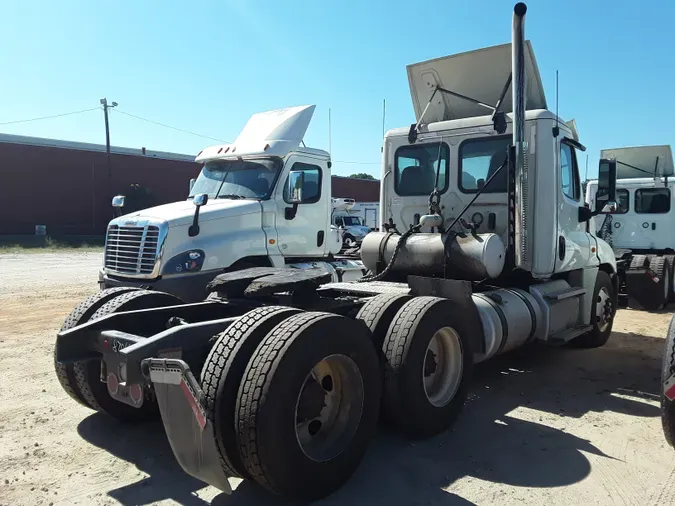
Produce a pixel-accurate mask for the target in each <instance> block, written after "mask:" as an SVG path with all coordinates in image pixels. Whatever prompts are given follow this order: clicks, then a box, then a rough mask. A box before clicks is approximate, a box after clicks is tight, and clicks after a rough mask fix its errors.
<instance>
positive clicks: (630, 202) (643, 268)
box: [586, 145, 675, 310]
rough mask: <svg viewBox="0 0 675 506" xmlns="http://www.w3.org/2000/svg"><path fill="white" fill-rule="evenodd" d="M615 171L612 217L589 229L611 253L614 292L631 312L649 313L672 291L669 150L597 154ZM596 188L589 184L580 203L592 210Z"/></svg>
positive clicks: (673, 188)
mask: <svg viewBox="0 0 675 506" xmlns="http://www.w3.org/2000/svg"><path fill="white" fill-rule="evenodd" d="M600 157H601V158H603V159H612V160H614V161H615V162H616V166H617V182H616V198H617V211H616V212H615V213H613V214H611V215H606V216H602V217H601V216H597V217H595V218H593V219H592V220H591V222H590V224H591V227H592V228H593V230H594V231H595V232H597V233H598V235H599V236H600V237H602V238H603V239H604V240H605V241H606V242H608V243H609V244H610V245H611V246H612V247H613V248H614V255H615V257H616V259H617V266H618V272H619V285H620V292H621V294H622V295H625V297H626V299H627V303H628V305H629V306H631V307H635V308H639V309H647V310H655V309H660V308H663V307H665V306H666V305H667V304H668V302H669V301H672V300H673V295H674V290H675V282H674V281H675V280H674V278H673V276H675V237H674V236H673V230H675V206H673V204H672V203H673V197H674V195H675V181H674V180H673V179H669V178H672V177H673V173H674V170H673V154H672V151H671V148H670V146H667V145H666V146H636V147H626V148H617V149H603V150H602V151H601V153H600ZM597 188H598V182H597V181H589V182H588V185H587V187H586V202H587V203H588V205H589V207H591V208H594V206H595V196H596V193H597Z"/></svg>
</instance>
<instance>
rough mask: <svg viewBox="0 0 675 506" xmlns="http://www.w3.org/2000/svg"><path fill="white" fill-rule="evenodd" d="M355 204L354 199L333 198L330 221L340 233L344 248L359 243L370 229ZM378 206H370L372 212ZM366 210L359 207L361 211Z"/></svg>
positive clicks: (375, 210) (366, 209)
mask: <svg viewBox="0 0 675 506" xmlns="http://www.w3.org/2000/svg"><path fill="white" fill-rule="evenodd" d="M357 205H358V204H357V203H356V202H355V201H354V199H344V198H343V199H333V215H332V223H333V225H335V226H336V227H338V230H340V232H341V233H342V242H343V244H344V246H345V247H346V248H353V247H354V246H358V245H360V244H361V242H362V241H363V239H364V237H365V236H366V234H368V233H369V232H371V230H372V229H371V228H369V227H368V226H366V225H365V223H364V221H363V214H362V213H359V210H355V209H356V208H357ZM378 208H379V206H377V207H375V206H371V210H372V212H373V213H376V212H377V209H378ZM368 210H369V209H368V208H364V207H361V211H368ZM375 216H377V214H375Z"/></svg>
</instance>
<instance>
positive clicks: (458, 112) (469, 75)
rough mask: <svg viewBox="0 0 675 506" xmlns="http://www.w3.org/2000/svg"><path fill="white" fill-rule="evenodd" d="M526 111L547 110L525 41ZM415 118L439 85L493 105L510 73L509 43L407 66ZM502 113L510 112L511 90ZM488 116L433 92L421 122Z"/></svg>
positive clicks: (483, 110)
mask: <svg viewBox="0 0 675 506" xmlns="http://www.w3.org/2000/svg"><path fill="white" fill-rule="evenodd" d="M524 49H525V75H526V76H527V82H526V86H525V88H526V95H525V97H526V107H525V108H526V109H527V110H534V109H547V106H546V96H545V95H544V87H543V85H542V83H541V77H540V75H539V67H537V62H536V61H535V59H534V52H533V51H532V45H531V44H530V41H529V40H527V41H525V48H524ZM407 70H408V83H409V85H410V95H411V97H412V102H413V108H414V109H415V119H416V120H417V121H419V119H420V116H421V115H422V112H423V111H424V108H425V107H426V106H427V103H428V102H429V97H431V94H432V93H433V91H434V89H435V88H436V87H438V86H440V87H442V88H445V89H446V90H449V91H454V92H455V93H459V94H461V95H464V96H467V97H471V98H473V99H476V100H480V101H481V102H484V103H486V104H488V105H491V106H493V107H494V106H495V105H497V101H498V100H499V96H500V95H501V93H502V90H503V88H504V85H505V84H506V80H507V79H508V77H509V74H510V73H511V44H503V45H501V46H492V47H487V48H484V49H478V50H476V51H469V52H467V53H460V54H455V55H451V56H446V57H444V58H437V59H435V60H429V61H425V62H421V63H413V64H412V65H408V66H407ZM500 111H502V112H513V103H512V91H511V89H510V88H509V91H508V92H507V93H506V96H505V97H504V102H503V103H502V106H501V107H500ZM489 114H491V111H490V110H489V109H486V108H485V107H481V106H479V105H476V104H474V103H472V102H469V101H468V100H464V99H461V98H458V97H454V96H451V95H449V94H447V93H436V95H435V96H434V100H433V102H432V103H431V105H430V106H429V109H428V110H427V112H426V114H425V115H424V121H423V122H424V123H433V122H436V121H445V120H452V119H460V118H471V117H475V116H486V115H489Z"/></svg>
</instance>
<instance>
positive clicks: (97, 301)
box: [54, 286, 140, 409]
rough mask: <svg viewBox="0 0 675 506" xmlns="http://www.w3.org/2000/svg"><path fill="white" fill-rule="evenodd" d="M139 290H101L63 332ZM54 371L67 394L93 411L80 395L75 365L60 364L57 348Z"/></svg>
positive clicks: (71, 317) (74, 312)
mask: <svg viewBox="0 0 675 506" xmlns="http://www.w3.org/2000/svg"><path fill="white" fill-rule="evenodd" d="M138 290H140V288H134V287H129V286H120V287H115V288H106V289H105V290H101V291H100V292H98V293H95V294H94V295H91V296H89V297H87V298H86V299H84V300H83V301H82V302H80V303H79V304H78V305H77V306H75V309H73V310H72V311H71V313H70V314H69V315H68V317H67V318H66V320H65V321H64V322H63V326H62V327H61V330H68V329H72V328H73V327H77V326H78V325H81V324H83V323H85V322H87V321H89V320H90V319H91V317H92V316H93V315H94V313H95V312H96V311H98V310H99V308H100V307H101V306H102V305H103V304H105V303H106V302H108V301H109V300H110V299H112V298H114V297H117V296H118V295H121V294H123V293H127V292H135V291H138ZM54 370H55V372H56V377H57V378H58V380H59V383H60V384H61V387H62V388H63V389H64V390H65V391H66V393H67V394H68V395H70V397H72V398H73V399H75V400H76V401H77V402H79V403H80V404H82V405H83V406H85V407H87V408H90V409H93V408H92V407H91V406H90V405H89V403H88V402H87V401H86V400H85V399H84V397H83V396H82V394H81V393H80V389H79V388H78V386H77V380H76V379H75V371H74V370H73V364H68V365H66V364H60V363H58V362H57V361H56V347H54Z"/></svg>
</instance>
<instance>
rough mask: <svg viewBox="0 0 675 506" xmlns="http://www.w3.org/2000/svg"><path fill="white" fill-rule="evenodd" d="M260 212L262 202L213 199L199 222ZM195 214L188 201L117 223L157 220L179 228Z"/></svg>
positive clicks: (118, 220) (203, 211)
mask: <svg viewBox="0 0 675 506" xmlns="http://www.w3.org/2000/svg"><path fill="white" fill-rule="evenodd" d="M260 212H261V207H260V202H258V201H257V200H230V199H213V200H210V201H209V202H208V203H207V204H206V205H205V206H202V208H201V209H200V210H199V222H200V223H202V222H205V221H210V220H216V219H220V218H228V217H233V216H241V215H244V214H252V213H260ZM194 214H195V206H194V204H193V203H192V200H186V201H181V202H172V203H171V204H164V205H162V206H157V207H151V208H149V209H143V210H141V211H137V212H134V213H130V214H126V215H124V216H121V217H119V218H117V219H116V220H115V221H117V222H122V223H123V222H126V221H139V220H142V219H143V218H155V219H160V220H165V221H167V222H168V223H169V227H178V226H184V225H191V224H192V219H193V217H194Z"/></svg>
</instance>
